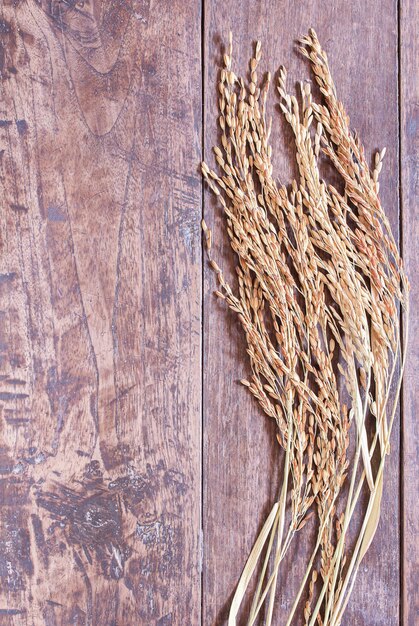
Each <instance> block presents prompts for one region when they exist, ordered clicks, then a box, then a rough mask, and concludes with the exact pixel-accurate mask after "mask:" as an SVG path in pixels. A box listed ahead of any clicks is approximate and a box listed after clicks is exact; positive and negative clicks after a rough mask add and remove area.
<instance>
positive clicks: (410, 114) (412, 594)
mask: <svg viewBox="0 0 419 626" xmlns="http://www.w3.org/2000/svg"><path fill="white" fill-rule="evenodd" d="M400 9H401V15H400V18H401V20H400V78H401V81H400V119H401V208H402V232H403V254H404V259H405V263H406V270H407V272H408V276H409V278H410V281H411V287H412V290H411V297H410V310H411V313H410V322H409V345H408V350H407V360H406V374H405V378H404V384H403V447H402V452H403V454H402V478H403V481H402V494H403V495H402V502H403V525H402V529H403V543H402V558H403V586H402V606H403V622H402V623H403V625H404V626H416V624H417V623H418V619H419V618H418V616H419V590H418V579H419V504H418V494H419V479H418V459H419V427H418V411H419V389H418V368H419V316H418V310H419V257H418V252H417V247H418V241H419V218H418V198H419V178H418V176H419V174H418V171H419V78H418V73H417V66H418V59H419V38H418V37H419V35H418V28H417V24H418V21H419V5H418V3H417V2H411V1H410V0H403V2H401V7H400Z"/></svg>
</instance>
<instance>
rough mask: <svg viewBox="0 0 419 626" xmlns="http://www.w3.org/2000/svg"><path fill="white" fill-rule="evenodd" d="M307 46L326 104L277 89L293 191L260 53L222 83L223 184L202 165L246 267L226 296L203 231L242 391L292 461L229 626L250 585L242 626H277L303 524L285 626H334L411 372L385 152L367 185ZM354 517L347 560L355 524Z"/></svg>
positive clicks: (343, 117)
mask: <svg viewBox="0 0 419 626" xmlns="http://www.w3.org/2000/svg"><path fill="white" fill-rule="evenodd" d="M300 45H301V47H300V51H301V53H302V54H303V55H304V56H305V57H307V59H308V60H309V61H310V64H311V67H312V70H313V73H314V77H315V80H316V82H317V84H318V86H319V88H320V93H321V97H322V102H321V103H316V102H315V101H314V100H313V97H312V92H311V87H310V84H309V83H301V85H300V93H299V94H298V97H296V96H294V95H290V94H289V93H288V91H287V86H286V71H285V69H283V68H281V69H280V72H279V82H278V85H277V87H278V92H279V98H280V106H281V109H282V111H283V114H284V116H285V119H286V121H287V122H288V123H289V125H290V127H291V129H292V131H293V136H294V139H295V151H296V160H297V165H298V173H299V179H298V180H293V181H292V182H291V184H290V185H289V186H285V185H279V184H278V183H277V182H276V180H275V178H274V176H273V167H272V162H271V160H272V147H271V145H270V142H269V136H270V127H271V124H270V123H269V124H268V122H267V119H266V102H267V94H268V89H269V85H270V82H271V76H270V74H269V73H268V74H267V75H266V76H265V77H264V80H262V81H261V82H259V80H258V65H259V62H260V59H261V45H260V43H257V45H256V48H255V54H254V56H253V58H252V59H251V60H250V81H249V82H246V81H245V80H243V78H238V77H237V76H236V75H235V73H234V71H233V69H232V38H231V36H230V44H229V48H228V51H227V53H226V54H225V55H224V67H223V68H222V69H221V76H220V82H219V85H218V87H219V118H218V121H219V126H220V129H221V141H220V145H219V146H216V147H215V148H214V153H215V159H216V161H217V164H218V173H217V172H216V171H214V170H212V169H210V168H209V167H208V166H207V165H206V164H205V163H203V164H202V172H203V175H204V177H205V179H206V180H207V182H208V184H209V186H210V187H211V189H212V190H213V192H214V193H215V194H216V195H217V197H218V199H219V201H220V203H221V205H222V208H223V212H224V214H225V223H226V227H227V233H228V237H229V240H230V243H231V248H232V249H233V251H234V253H235V255H236V258H237V268H236V269H237V285H235V286H232V285H231V284H229V282H228V281H227V280H226V278H225V276H224V274H223V272H222V270H221V269H220V267H219V266H218V264H217V263H216V261H215V260H214V259H213V258H212V253H211V231H210V229H209V228H208V227H207V226H206V224H205V222H203V230H204V233H205V237H206V241H207V248H208V254H209V256H210V262H211V265H212V267H213V269H214V270H215V272H216V274H217V277H218V283H219V288H218V291H216V294H217V296H218V297H219V298H221V299H222V300H224V301H225V302H226V303H227V305H228V306H229V307H230V309H232V310H233V311H234V312H235V313H236V314H237V317H238V319H239V322H240V324H241V326H242V328H243V332H244V334H245V338H246V342H247V352H248V355H249V359H250V365H251V371H252V374H251V376H250V378H249V380H243V381H242V383H243V385H245V386H246V387H247V388H248V390H249V391H250V392H251V393H252V394H253V395H254V396H255V398H256V399H257V400H258V402H259V404H260V406H261V407H262V409H263V411H264V412H265V413H266V414H267V415H268V416H269V417H271V418H273V419H274V420H275V422H276V424H277V427H278V432H277V438H278V442H279V444H280V446H281V447H282V448H283V450H284V454H283V455H281V456H280V457H279V458H280V462H281V463H283V471H282V487H281V489H280V493H279V496H278V501H277V502H275V504H274V506H273V508H272V510H271V513H270V514H269V516H268V518H267V519H266V521H265V523H264V525H263V528H262V531H261V533H260V535H259V537H258V538H257V540H256V542H255V545H254V547H253V550H252V552H251V554H250V555H249V558H248V561H247V563H246V565H245V567H244V570H243V573H242V576H241V578H240V581H239V583H238V586H237V589H236V593H235V595H234V598H233V601H232V604H231V608H230V617H229V626H234V625H235V624H236V621H237V615H238V612H239V609H240V606H241V604H242V600H243V597H244V595H245V593H246V590H247V588H248V586H249V582H250V579H251V577H252V575H253V574H254V573H255V575H256V572H257V573H258V575H259V580H258V584H257V586H256V591H255V592H254V596H253V600H252V605H251V609H250V612H249V614H248V615H247V623H248V624H249V626H251V625H252V624H254V623H255V622H256V620H257V618H258V615H260V611H261V609H262V607H264V611H265V623H266V625H267V626H270V625H271V623H272V617H273V610H274V603H275V590H276V585H277V579H278V574H279V570H280V567H281V563H282V562H283V560H284V557H285V555H286V553H287V550H288V549H289V546H290V545H291V542H292V541H293V539H294V538H295V536H296V535H297V534H298V536H299V537H300V541H301V540H302V535H303V534H304V530H303V529H304V525H305V523H306V521H307V519H308V518H309V517H310V516H311V517H313V516H315V518H316V524H317V527H316V533H317V537H316V540H315V543H314V545H313V546H312V555H311V558H309V561H308V563H307V569H306V571H305V572H301V586H300V588H299V590H298V593H297V595H296V597H295V598H294V599H293V600H292V599H291V602H293V604H292V608H291V611H290V613H289V616H288V619H287V622H286V624H287V626H288V625H289V624H291V623H292V621H293V620H294V619H296V618H297V616H300V617H303V620H304V623H305V624H306V625H308V626H313V625H314V624H316V623H318V624H323V625H324V626H326V625H327V626H338V624H340V623H341V621H342V615H343V612H344V610H345V607H346V605H347V602H348V599H349V597H350V594H351V591H352V589H353V585H354V581H355V578H356V575H357V572H358V570H359V566H360V563H361V561H362V559H363V558H364V556H365V553H366V552H367V550H368V547H369V545H370V543H371V541H372V539H373V536H374V534H375V531H376V528H377V524H378V521H379V517H380V502H381V497H382V493H383V474H384V465H385V460H386V456H387V455H388V453H389V449H390V446H389V441H390V434H391V429H392V426H393V422H394V417H395V413H396V405H397V400H398V395H399V390H400V384H401V376H402V373H403V366H404V356H403V355H404V353H405V350H404V346H402V339H401V337H402V335H401V327H400V315H399V313H400V311H399V309H400V307H401V309H402V311H403V313H404V314H405V316H406V319H407V317H408V316H407V313H408V291H409V287H408V281H407V278H406V276H405V273H404V270H403V265H402V261H401V259H400V256H399V253H398V249H397V245H396V243H395V240H394V237H393V234H392V232H391V228H390V224H389V221H388V219H387V217H386V215H385V212H384V210H383V207H382V205H381V202H380V197H379V182H378V178H379V174H380V171H381V168H382V163H383V158H384V154H385V150H382V151H381V152H379V153H377V154H376V155H375V165H374V169H373V170H372V171H371V169H370V167H369V165H368V163H367V160H366V157H365V153H364V148H363V147H362V144H361V143H360V140H359V138H358V137H357V135H356V134H354V133H353V132H352V131H351V129H350V125H349V118H348V115H347V114H346V112H345V110H344V108H343V105H342V104H341V102H339V100H338V99H337V95H336V89H335V85H334V83H333V80H332V77H331V74H330V70H329V65H328V60H327V56H326V53H325V52H324V50H323V49H322V48H321V46H320V43H319V41H318V38H317V35H316V33H315V32H314V31H313V30H310V32H309V34H308V35H307V36H305V37H303V38H302V39H301V41H300ZM320 159H323V160H324V159H327V160H329V161H330V162H331V164H332V165H333V166H334V168H335V170H336V172H337V173H338V175H339V177H340V178H341V185H340V186H339V185H336V186H333V185H332V184H328V183H327V182H326V181H324V180H323V179H322V177H321V175H320V173H319V162H320ZM336 187H339V190H338V189H337V188H336ZM406 326H407V324H406ZM404 335H405V337H407V329H406V332H405V333H404ZM344 485H345V488H344V489H343V486H344ZM365 489H367V494H368V495H367V500H366V501H365V500H363V498H361V497H360V496H361V493H362V492H363V491H364V490H365ZM360 515H361V524H360V527H357V532H356V536H355V540H354V542H353V545H352V546H351V548H352V549H351V551H350V552H349V551H348V548H347V537H348V536H349V532H350V530H351V522H352V523H353V520H354V519H355V517H356V518H357V519H358V520H359V516H360Z"/></svg>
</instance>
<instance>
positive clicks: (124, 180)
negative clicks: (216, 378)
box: [0, 0, 201, 626]
mask: <svg viewBox="0 0 419 626" xmlns="http://www.w3.org/2000/svg"><path fill="white" fill-rule="evenodd" d="M168 8H169V3H166V2H164V1H162V2H156V3H152V4H151V3H150V2H149V0H138V1H137V2H135V3H130V2H119V1H118V0H94V1H93V2H90V3H83V2H80V3H77V4H76V3H73V2H70V3H61V2H49V1H46V0H45V1H44V0H41V1H40V2H35V1H34V0H29V1H28V2H15V1H14V0H5V2H4V3H3V5H2V10H1V19H0V42H1V46H0V63H1V66H0V71H1V82H2V86H1V88H2V97H1V104H0V107H1V114H0V155H1V185H2V191H1V194H2V195H1V206H2V210H1V214H0V220H1V231H0V232H1V241H2V258H1V270H0V300H1V305H0V317H1V322H2V323H1V345H0V349H1V372H0V385H1V388H0V401H1V421H2V440H1V451H0V452H1V464H0V469H1V474H2V476H1V480H0V485H1V503H2V505H3V506H2V515H1V517H2V529H1V536H0V549H1V566H0V623H1V624H2V626H3V625H6V624H7V625H8V624H13V625H14V626H17V625H19V626H21V625H22V626H23V625H28V626H29V625H31V624H37V625H42V624H45V625H48V626H53V625H54V626H55V625H58V624H62V625H64V626H68V625H69V624H86V625H99V624H103V625H105V624H106V625H109V626H111V625H116V624H126V625H128V624H133V625H134V624H147V625H148V624H156V625H159V626H169V625H171V624H173V625H175V624H188V623H193V624H197V623H198V622H199V621H200V575H199V569H198V568H199V562H198V554H199V550H198V541H199V526H200V521H199V516H200V487H201V478H200V463H201V460H200V450H201V443H200V436H201V435H200V415H201V374H200V360H201V352H200V347H201V341H200V334H201V319H200V318H201V243H200V232H199V219H200V215H201V179H200V175H199V174H198V171H197V164H198V162H199V159H200V149H201V136H200V135H201V86H200V68H201V62H200V13H199V4H198V3H197V2H195V1H194V0H186V1H183V0H182V1H178V0H175V1H174V2H171V3H170V11H168Z"/></svg>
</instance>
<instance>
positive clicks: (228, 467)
mask: <svg viewBox="0 0 419 626" xmlns="http://www.w3.org/2000/svg"><path fill="white" fill-rule="evenodd" d="M418 23H419V5H418V3H417V2H416V1H415V0H400V1H399V2H396V1H394V0H382V1H381V2H380V3H377V2H376V1H374V0H352V2H347V1H345V0H333V1H332V0H326V1H325V0H322V1H320V0H316V1H308V0H305V1H301V2H291V1H288V2H287V1H286V0H257V1H256V2H251V1H249V0H241V1H240V2H237V0H235V1H234V2H233V1H232V0H172V1H171V2H170V1H168V0H166V1H164V0H160V1H153V0H81V1H80V2H76V0H3V2H2V4H1V6H0V89H1V92H0V96H1V97H0V176H1V196H0V203H1V212H0V237H1V264H0V355H1V360H0V420H1V431H0V432H1V440H0V474H1V476H0V494H1V495H0V498H1V533H0V625H1V626H9V625H13V626H43V625H45V626H58V625H60V626H70V625H74V626H80V625H86V626H87V625H89V626H153V625H156V626H188V625H191V626H198V625H199V624H202V625H205V626H207V625H214V626H215V625H221V624H224V623H225V620H226V615H227V607H228V601H229V599H231V594H232V592H233V590H234V586H235V584H236V582H237V580H238V577H239V575H240V572H241V568H242V566H243V563H244V559H245V557H246V556H247V554H248V551H249V549H250V548H251V546H252V543H253V540H254V538H255V536H256V533H257V531H258V528H259V527H260V524H261V522H262V520H263V518H264V515H265V514H266V511H267V510H268V508H270V506H271V504H272V501H273V498H274V497H275V479H274V478H272V475H273V474H274V473H275V471H276V469H275V468H276V467H277V460H278V457H277V447H276V446H275V443H274V429H273V426H272V424H269V423H268V422H267V420H266V419H265V418H263V417H262V416H261V415H260V412H259V410H258V408H257V406H256V404H255V403H254V402H253V401H252V400H251V398H250V397H249V396H248V395H246V392H245V390H244V389H242V388H240V387H239V386H238V385H237V384H236V381H237V379H239V378H241V377H242V375H243V374H245V373H246V371H247V370H246V367H247V365H246V359H245V353H244V347H243V342H242V340H241V337H240V334H239V332H238V329H237V326H236V323H235V320H234V319H233V317H232V316H231V315H229V314H228V313H226V311H225V310H224V309H223V307H222V306H220V304H219V302H218V301H216V300H215V299H214V298H213V296H212V291H213V288H214V278H213V275H212V274H211V272H210V271H209V270H208V268H207V266H206V262H205V260H204V258H203V255H202V250H201V235H200V219H201V217H202V215H203V214H205V216H206V219H207V222H208V223H209V224H210V225H211V226H212V227H213V228H214V234H215V242H216V248H217V250H218V253H219V256H220V258H221V259H223V258H224V259H225V264H226V265H227V266H228V264H229V263H231V259H230V255H229V253H228V249H227V247H226V245H225V240H224V237H223V234H222V220H221V215H220V211H219V208H218V207H217V205H216V204H215V203H214V202H213V199H212V198H211V195H210V194H209V193H208V192H207V191H206V190H204V188H203V184H202V180H201V177H200V174H199V170H198V164H199V162H200V160H201V159H202V156H203V154H204V155H205V156H206V157H207V158H208V159H211V155H210V147H211V146H212V144H213V143H214V142H215V141H216V136H217V135H216V125H215V113H216V89H215V83H216V76H217V67H218V64H219V60H220V55H221V52H222V43H223V41H226V39H227V36H228V31H229V30H230V28H231V29H232V30H233V32H234V47H235V48H234V56H235V59H236V64H237V67H238V68H239V69H240V70H241V71H245V70H246V62H247V60H248V58H249V56H250V53H251V50H252V48H251V45H252V42H254V41H255V40H256V39H258V38H260V39H261V40H262V41H263V45H264V51H265V55H264V59H263V62H262V65H265V66H266V68H268V67H269V69H271V70H275V69H276V68H277V67H278V66H279V65H280V64H281V63H283V64H285V65H286V66H287V67H288V69H289V72H290V78H291V80H296V79H299V78H301V77H307V76H309V70H308V67H307V65H306V64H305V63H304V61H303V60H302V59H301V58H300V57H299V56H298V55H297V54H296V52H295V46H294V45H293V42H294V40H295V38H296V37H297V36H299V35H301V34H303V33H304V32H305V31H307V29H308V28H309V27H310V26H314V27H315V28H316V30H317V32H318V34H319V36H320V38H321V41H322V43H323V44H324V46H325V47H326V48H327V50H328V52H329V56H330V59H331V66H332V70H333V73H334V77H335V80H336V82H337V85H338V90H339V94H340V96H341V98H342V99H343V101H344V102H345V103H346V105H347V109H348V111H349V113H350V115H351V119H352V123H353V126H354V127H355V128H356V129H358V131H359V132H360V135H361V137H362V138H363V140H364V142H365V145H366V147H367V149H368V150H370V151H371V152H372V151H373V150H375V149H376V148H380V147H383V146H387V149H388V152H387V157H386V162H385V168H384V171H383V175H382V182H381V189H382V195H383V200H384V203H385V205H386V207H387V208H388V212H389V214H390V215H391V220H392V224H393V228H394V229H395V232H396V233H398V235H399V238H400V245H401V246H402V250H403V253H404V257H405V259H406V263H407V266H408V271H409V273H410V276H411V279H412V285H413V290H412V319H411V328H412V335H411V336H412V340H411V343H410V351H409V356H408V366H407V374H406V377H405V382H404V387H403V395H402V402H401V407H402V411H401V415H400V416H399V420H398V423H397V427H396V429H395V432H394V437H393V447H392V450H393V455H392V457H391V460H390V462H389V465H388V470H387V476H386V480H387V483H386V491H385V503H384V506H383V512H382V519H381V523H380V527H379V532H378V535H377V537H376V539H375V543H374V545H373V547H372V548H371V550H370V552H369V553H368V555H367V557H366V558H365V562H364V564H363V567H362V571H361V572H360V574H359V578H358V581H357V585H356V589H355V592H354V597H353V601H352V603H351V605H350V607H349V609H348V612H347V615H346V618H345V622H344V623H345V624H347V625H348V626H349V625H350V626H379V625H380V626H381V625H382V626H384V625H386V626H396V625H402V624H403V625H405V626H414V625H415V624H418V623H419V592H418V576H419V568H418V560H419V556H418V532H419V523H418V513H419V509H418V504H417V498H418V490H417V487H418V480H417V474H418V469H417V458H418V425H417V412H418V410H419V391H418V385H417V377H418V374H417V372H418V369H419V341H418V339H417V336H418V335H417V333H418V331H419V317H418V314H417V308H418V306H419V280H418V274H419V255H418V252H417V250H418V243H417V242H418V240H419V219H418V216H417V210H418V209H417V205H416V200H417V195H418V189H419V174H418V165H419V156H418V155H419V151H418V148H419V145H418V144H419V79H418V73H417V65H418V60H419V59H418V37H417V28H418V26H417V25H418ZM272 106H274V100H273V101H272ZM288 140H289V135H287V134H286V131H285V134H284V126H283V125H282V123H281V121H280V117H279V115H277V117H276V119H275V144H276V146H277V147H278V148H277V154H276V157H275V164H276V166H277V168H278V170H277V171H278V172H280V173H281V178H283V179H286V178H287V176H288V175H289V174H290V173H291V172H292V163H291V162H290V154H291V153H290V150H289V147H288ZM255 510H256V511H257V512H258V513H257V514H255ZM294 557H295V558H294V561H293V563H294V565H293V566H290V570H289V572H287V573H286V575H287V584H288V585H291V586H292V585H293V584H294V583H295V582H296V581H297V575H298V561H299V559H300V558H301V549H300V551H299V552H298V550H297V552H296V554H295V555H294ZM278 598H279V611H278V616H277V622H276V623H277V624H278V625H279V624H281V623H282V622H281V615H282V613H281V610H286V609H287V606H289V604H287V603H289V598H287V595H286V594H283V593H281V590H279V592H278Z"/></svg>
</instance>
